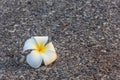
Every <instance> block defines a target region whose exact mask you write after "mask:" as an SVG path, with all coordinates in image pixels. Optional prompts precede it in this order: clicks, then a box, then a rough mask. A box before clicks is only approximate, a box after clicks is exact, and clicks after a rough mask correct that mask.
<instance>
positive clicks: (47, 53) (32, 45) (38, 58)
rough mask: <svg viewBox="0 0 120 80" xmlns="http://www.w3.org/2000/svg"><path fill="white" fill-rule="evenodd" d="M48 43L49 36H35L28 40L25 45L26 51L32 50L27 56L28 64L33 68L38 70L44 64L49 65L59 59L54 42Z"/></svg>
mask: <svg viewBox="0 0 120 80" xmlns="http://www.w3.org/2000/svg"><path fill="white" fill-rule="evenodd" d="M47 41H48V36H34V37H31V38H29V39H27V40H26V42H25V44H24V48H23V49H24V51H26V50H32V51H31V53H30V54H28V55H27V59H26V61H27V63H28V64H29V65H30V66H31V67H33V68H38V67H39V66H41V64H42V62H44V64H45V65H49V64H51V63H52V62H54V61H55V60H56V59H57V55H56V51H55V48H54V46H53V44H52V42H49V43H48V44H47Z"/></svg>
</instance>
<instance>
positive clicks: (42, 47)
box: [37, 44, 46, 53]
mask: <svg viewBox="0 0 120 80" xmlns="http://www.w3.org/2000/svg"><path fill="white" fill-rule="evenodd" d="M45 50H46V47H45V46H44V45H42V44H40V45H37V52H38V53H44V52H45Z"/></svg>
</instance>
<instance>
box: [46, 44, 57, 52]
mask: <svg viewBox="0 0 120 80" xmlns="http://www.w3.org/2000/svg"><path fill="white" fill-rule="evenodd" d="M46 48H47V50H51V51H54V52H55V48H54V46H53V44H52V42H49V43H48V44H47V45H46Z"/></svg>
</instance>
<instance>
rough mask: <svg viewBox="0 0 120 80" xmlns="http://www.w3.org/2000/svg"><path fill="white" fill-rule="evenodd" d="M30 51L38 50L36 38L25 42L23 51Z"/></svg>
mask: <svg viewBox="0 0 120 80" xmlns="http://www.w3.org/2000/svg"><path fill="white" fill-rule="evenodd" d="M28 49H37V47H36V42H35V40H34V38H29V39H27V40H26V41H25V44H24V47H23V50H24V51H25V50H28Z"/></svg>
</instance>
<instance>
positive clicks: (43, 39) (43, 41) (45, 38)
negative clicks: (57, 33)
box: [33, 36, 48, 45]
mask: <svg viewBox="0 0 120 80" xmlns="http://www.w3.org/2000/svg"><path fill="white" fill-rule="evenodd" d="M33 38H34V39H35V40H36V41H37V43H38V44H43V45H45V44H46V43H47V41H48V36H35V37H33Z"/></svg>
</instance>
